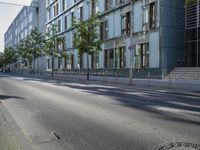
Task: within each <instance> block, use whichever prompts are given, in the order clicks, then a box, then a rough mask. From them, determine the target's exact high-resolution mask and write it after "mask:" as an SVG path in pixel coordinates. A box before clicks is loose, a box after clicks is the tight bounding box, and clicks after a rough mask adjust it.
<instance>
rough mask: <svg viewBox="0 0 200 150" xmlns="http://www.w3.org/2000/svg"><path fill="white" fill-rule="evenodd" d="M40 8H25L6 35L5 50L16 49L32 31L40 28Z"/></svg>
mask: <svg viewBox="0 0 200 150" xmlns="http://www.w3.org/2000/svg"><path fill="white" fill-rule="evenodd" d="M37 11H38V8H37V6H36V7H35V5H34V6H33V7H28V6H24V7H23V8H22V9H21V11H20V12H19V14H18V15H17V16H16V18H15V19H14V20H13V22H12V23H11V25H10V26H9V27H8V30H7V32H6V33H5V35H4V41H5V48H8V47H15V46H16V45H17V44H18V43H19V41H20V40H22V39H24V38H25V37H26V36H27V35H29V34H30V31H31V29H33V28H34V27H37V26H38V17H37V14H38V13H37Z"/></svg>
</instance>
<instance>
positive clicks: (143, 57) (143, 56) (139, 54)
mask: <svg viewBox="0 0 200 150" xmlns="http://www.w3.org/2000/svg"><path fill="white" fill-rule="evenodd" d="M148 67H149V44H148V43H144V44H139V45H136V51H135V68H148Z"/></svg>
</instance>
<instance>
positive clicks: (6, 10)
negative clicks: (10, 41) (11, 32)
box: [0, 0, 31, 52]
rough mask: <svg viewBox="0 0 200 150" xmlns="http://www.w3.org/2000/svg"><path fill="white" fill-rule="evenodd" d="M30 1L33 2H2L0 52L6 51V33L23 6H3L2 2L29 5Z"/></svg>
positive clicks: (5, 0) (1, 0)
mask: <svg viewBox="0 0 200 150" xmlns="http://www.w3.org/2000/svg"><path fill="white" fill-rule="evenodd" d="M30 1H31V0H0V52H3V51H4V34H5V32H6V31H7V29H8V27H9V25H10V24H11V23H12V21H13V20H14V18H15V17H16V16H17V14H18V13H19V11H20V10H21V9H22V6H18V5H8V4H2V3H1V2H5V3H12V4H21V5H29V4H30Z"/></svg>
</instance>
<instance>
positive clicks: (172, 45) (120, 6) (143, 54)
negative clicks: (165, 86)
mask: <svg viewBox="0 0 200 150" xmlns="http://www.w3.org/2000/svg"><path fill="white" fill-rule="evenodd" d="M44 1H45V0H40V1H39V9H40V8H42V9H41V11H40V10H39V11H38V12H39V13H38V16H39V17H38V18H39V19H35V20H38V22H39V23H38V24H39V25H38V27H39V28H40V30H41V31H42V32H44V31H45V30H46V31H47V32H48V31H49V29H50V26H51V24H57V26H58V35H63V36H64V37H65V38H64V39H65V40H64V43H63V44H61V45H60V46H59V51H65V52H66V53H68V55H69V57H66V58H63V59H55V63H54V65H55V66H54V68H55V69H79V68H85V69H86V68H87V54H85V53H84V54H83V55H81V56H80V55H79V53H78V50H77V49H76V48H75V47H74V46H73V35H74V28H73V21H72V18H74V17H75V18H77V19H79V20H82V21H84V20H87V19H88V18H89V17H90V16H91V15H92V14H95V13H97V12H100V18H99V19H100V27H99V29H98V30H99V38H100V39H101V40H102V41H103V44H102V48H101V51H100V52H99V54H98V55H97V54H94V55H92V56H90V57H89V66H90V68H94V69H111V70H112V69H114V70H120V71H123V72H126V73H127V70H129V69H130V68H132V67H133V68H134V69H135V70H137V72H145V71H146V72H147V71H148V72H151V74H155V75H158V76H160V77H163V76H164V75H166V73H167V72H168V71H169V70H171V69H172V68H173V67H175V66H177V65H178V64H177V61H178V60H179V59H180V58H184V54H185V50H184V48H185V46H184V45H185V44H184V37H185V36H184V33H185V32H184V19H185V17H184V16H185V15H184V14H185V13H184V0H167V1H166V0H133V1H131V0H46V1H45V2H46V6H45V9H44V10H46V12H45V11H44V10H43V8H44V5H45V2H44ZM42 14H43V15H42ZM40 15H42V16H43V17H44V15H45V16H46V18H43V17H41V16H40ZM18 16H19V15H18ZM17 18H18V17H17ZM14 23H15V21H14ZM16 28H17V27H16V26H13V30H17V29H16ZM28 31H29V30H28ZM28 31H27V32H28ZM9 32H10V31H9V30H8V32H7V33H6V35H5V37H6V38H5V43H6V45H7V46H8V45H9V43H12V44H13V41H12V40H13V39H12V40H9V39H10V36H8V34H9ZM13 36H14V37H12V38H14V39H15V35H13ZM18 41H19V40H18ZM46 58H47V59H46V60H43V61H45V62H43V63H45V66H47V67H46V68H47V69H51V68H52V66H51V64H52V63H51V60H52V59H51V57H48V56H47V57H46ZM132 58H133V59H132ZM43 69H44V68H43ZM134 75H136V73H134Z"/></svg>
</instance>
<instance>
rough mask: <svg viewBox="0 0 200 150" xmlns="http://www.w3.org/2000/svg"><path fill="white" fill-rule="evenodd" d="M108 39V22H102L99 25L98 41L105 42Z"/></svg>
mask: <svg viewBox="0 0 200 150" xmlns="http://www.w3.org/2000/svg"><path fill="white" fill-rule="evenodd" d="M107 38H108V21H107V20H106V21H104V22H102V23H101V25H100V39H101V40H105V39H107Z"/></svg>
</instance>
